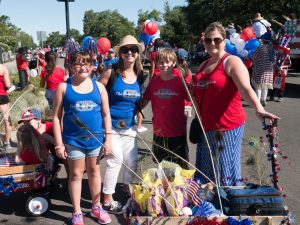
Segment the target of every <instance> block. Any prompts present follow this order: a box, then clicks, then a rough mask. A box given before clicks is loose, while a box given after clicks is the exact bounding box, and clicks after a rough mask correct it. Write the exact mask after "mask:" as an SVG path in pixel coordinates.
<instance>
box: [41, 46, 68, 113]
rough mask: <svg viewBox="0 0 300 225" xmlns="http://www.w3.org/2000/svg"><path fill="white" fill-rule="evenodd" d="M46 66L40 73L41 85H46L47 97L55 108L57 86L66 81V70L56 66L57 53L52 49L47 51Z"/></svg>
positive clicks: (50, 105) (51, 107)
mask: <svg viewBox="0 0 300 225" xmlns="http://www.w3.org/2000/svg"><path fill="white" fill-rule="evenodd" d="M45 61H46V64H47V65H46V66H45V68H44V69H43V70H42V72H41V74H40V78H41V80H40V87H41V88H43V87H45V86H46V93H45V97H46V99H47V100H48V104H49V107H50V109H53V98H54V93H55V90H56V88H57V86H58V85H59V84H60V83H61V82H63V81H65V80H66V79H67V77H66V76H65V71H64V70H63V69H62V68H60V67H58V66H56V54H55V53H54V52H52V51H49V52H46V54H45Z"/></svg>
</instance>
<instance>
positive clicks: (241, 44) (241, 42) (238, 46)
mask: <svg viewBox="0 0 300 225" xmlns="http://www.w3.org/2000/svg"><path fill="white" fill-rule="evenodd" d="M235 47H236V50H237V51H238V52H241V51H242V50H243V49H244V47H245V41H244V40H243V39H238V40H236V42H235Z"/></svg>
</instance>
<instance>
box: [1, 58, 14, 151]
mask: <svg viewBox="0 0 300 225" xmlns="http://www.w3.org/2000/svg"><path fill="white" fill-rule="evenodd" d="M10 88H11V83H10V79H9V73H8V70H7V68H6V67H5V66H4V65H3V64H0V112H1V114H2V119H3V120H4V126H5V139H4V143H3V145H4V146H3V147H4V148H5V150H8V149H10V148H11V145H10V138H11V130H12V123H11V118H10V115H9V98H8V93H7V90H8V89H10ZM2 119H1V120H2Z"/></svg>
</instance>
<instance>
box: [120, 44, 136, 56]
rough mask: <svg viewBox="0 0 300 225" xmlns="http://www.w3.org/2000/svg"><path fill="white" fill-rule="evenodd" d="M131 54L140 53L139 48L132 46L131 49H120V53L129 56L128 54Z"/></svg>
mask: <svg viewBox="0 0 300 225" xmlns="http://www.w3.org/2000/svg"><path fill="white" fill-rule="evenodd" d="M129 51H130V52H131V53H139V48H138V47H137V46H131V47H124V46H123V47H121V48H120V53H124V54H127V53H128V52H129Z"/></svg>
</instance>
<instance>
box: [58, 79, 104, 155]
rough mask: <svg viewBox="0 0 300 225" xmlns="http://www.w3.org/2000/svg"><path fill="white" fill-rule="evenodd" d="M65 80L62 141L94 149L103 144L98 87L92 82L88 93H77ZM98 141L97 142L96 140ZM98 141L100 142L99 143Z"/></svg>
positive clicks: (69, 82)
mask: <svg viewBox="0 0 300 225" xmlns="http://www.w3.org/2000/svg"><path fill="white" fill-rule="evenodd" d="M71 80H72V78H69V79H68V80H67V88H66V93H65V95H64V98H63V107H64V117H63V141H64V143H66V144H69V145H74V146H77V147H79V148H84V149H96V148H98V147H100V145H101V144H100V142H101V143H103V125H102V122H103V121H102V113H101V96H100V92H99V89H98V86H97V84H96V82H95V81H93V80H92V82H93V90H92V91H91V92H90V93H86V94H81V93H77V92H76V91H75V90H74V89H73V87H72V84H71ZM96 138H97V139H98V140H97V139H96ZM99 141H100V142H99Z"/></svg>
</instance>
